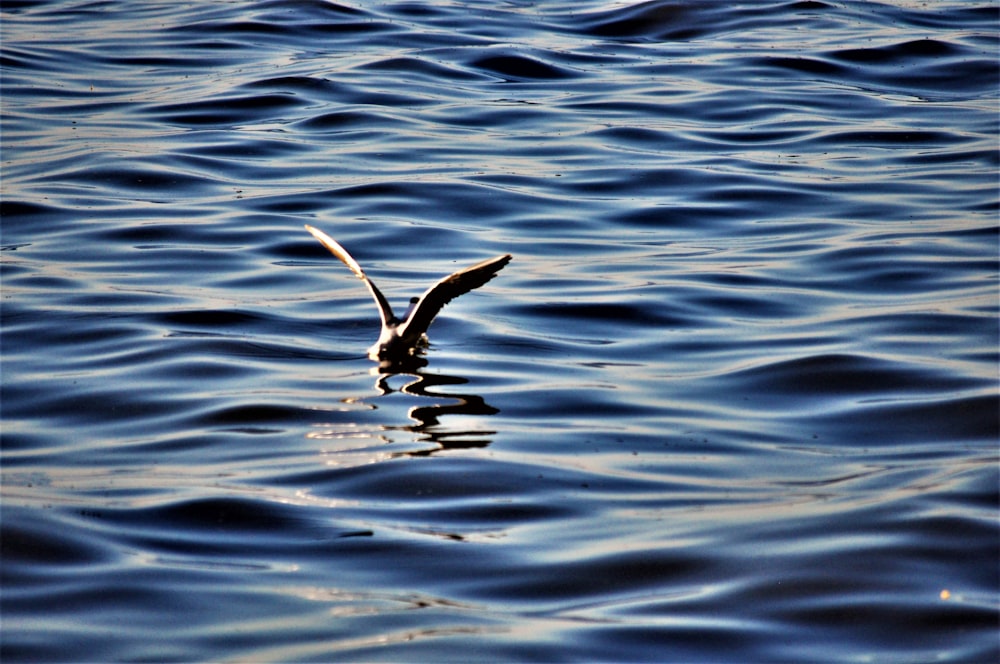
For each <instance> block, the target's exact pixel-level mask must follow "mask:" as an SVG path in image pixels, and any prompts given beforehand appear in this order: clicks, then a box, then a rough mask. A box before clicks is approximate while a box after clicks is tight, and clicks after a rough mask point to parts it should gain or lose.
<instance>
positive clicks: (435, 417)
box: [371, 354, 500, 456]
mask: <svg viewBox="0 0 1000 664" xmlns="http://www.w3.org/2000/svg"><path fill="white" fill-rule="evenodd" d="M426 367H427V360H426V358H424V357H423V356H422V355H419V354H415V355H411V356H409V357H408V358H406V360H405V361H400V362H392V363H388V362H382V363H380V365H379V367H378V368H373V369H372V370H371V373H372V375H376V376H378V378H377V380H376V381H375V388H376V389H377V390H378V391H379V394H380V395H381V396H388V395H390V394H393V393H397V392H398V393H403V394H408V395H412V396H416V397H420V398H421V399H427V400H428V402H429V403H428V404H427V405H420V406H413V407H412V408H410V410H409V412H408V413H407V416H408V417H409V418H410V419H411V420H413V422H414V424H409V425H401V426H386V427H385V428H386V429H387V430H395V431H408V432H410V433H413V434H416V435H417V436H418V437H419V440H420V441H422V442H429V443H434V444H435V445H437V446H438V448H435V449H426V450H421V451H414V452H409V453H408V454H410V455H411V456H427V455H429V454H432V453H434V452H436V451H438V449H469V448H476V447H486V446H487V445H489V443H490V437H491V436H493V435H494V434H495V433H496V432H495V431H483V430H468V429H454V428H449V427H444V426H442V425H441V423H440V419H441V417H442V416H443V415H476V416H482V415H495V414H496V413H498V412H500V411H499V410H497V409H496V408H494V407H493V406H490V405H489V404H488V403H486V401H485V400H484V399H483V398H482V397H481V396H479V395H477V394H461V393H455V392H450V391H449V392H438V391H436V390H435V389H434V388H436V387H438V386H442V385H465V384H466V383H468V382H469V380H468V379H467V378H462V377H461V376H448V375H443V374H435V373H425V372H424V369H425V368H426ZM398 376H406V377H410V378H412V379H413V380H410V381H409V382H405V383H403V385H402V386H401V387H398V388H394V387H392V385H391V384H390V382H391V381H392V380H393V379H395V378H396V377H398Z"/></svg>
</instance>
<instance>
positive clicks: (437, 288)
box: [306, 224, 511, 362]
mask: <svg viewBox="0 0 1000 664" xmlns="http://www.w3.org/2000/svg"><path fill="white" fill-rule="evenodd" d="M306 230H307V231H309V232H310V233H312V236H313V237H314V238H316V239H317V240H319V243H320V244H322V245H323V246H324V247H326V248H327V249H328V250H329V251H330V253H331V254H333V255H334V256H336V257H337V258H339V259H340V260H341V261H342V262H343V263H344V265H346V266H347V267H349V268H351V272H353V273H354V276H356V277H357V278H358V279H360V280H361V281H363V282H365V286H368V290H369V291H371V294H372V297H374V298H375V304H377V305H378V311H379V316H380V317H381V318H382V333H381V334H380V335H379V338H378V341H376V342H375V343H374V345H372V347H371V348H369V349H368V357H369V358H371V359H373V360H376V361H382V362H385V361H389V362H392V361H401V360H405V359H406V358H408V357H411V356H413V355H415V354H416V353H417V350H418V348H419V346H420V345H421V343H423V342H425V340H426V337H425V336H424V335H425V333H426V332H427V328H428V327H430V324H431V322H432V321H433V320H434V317H435V316H437V314H438V312H439V311H441V308H442V307H444V305H446V304H448V303H449V302H451V301H452V300H454V299H455V298H456V297H458V296H459V295H463V294H465V293H468V292H469V291H471V290H473V289H475V288H479V287H480V286H482V285H483V284H485V283H486V282H487V281H489V280H490V279H492V278H493V277H494V276H496V273H497V272H499V271H500V270H502V269H503V267H504V266H505V265H506V264H507V263H509V262H510V259H511V255H510V254H504V255H503V256H497V257H496V258H490V259H489V260H485V261H483V262H481V263H476V264H475V265H473V266H471V267H467V268H465V269H464V270H459V271H458V272H456V273H454V274H452V275H451V276H448V277H445V278H444V279H442V280H440V281H439V282H437V283H436V284H434V285H433V286H431V287H430V288H429V289H427V291H426V292H425V293H424V294H423V295H421V296H420V297H413V298H410V307H409V309H407V311H406V313H405V314H403V317H402V318H396V316H395V315H394V314H393V313H392V307H390V306H389V302H388V300H386V299H385V296H384V295H382V292H381V291H380V290H379V289H378V288H376V287H375V284H373V283H372V281H371V279H369V278H368V275H366V274H365V271H364V270H362V269H361V266H360V265H358V262H357V261H356V260H354V258H353V257H351V255H350V254H349V253H347V250H346V249H344V248H343V247H342V246H340V244H338V243H337V242H336V241H335V240H334V239H333V238H331V237H330V236H329V235H327V234H326V233H324V232H323V231H321V230H319V229H318V228H313V227H312V226H309V225H308V224H307V225H306Z"/></svg>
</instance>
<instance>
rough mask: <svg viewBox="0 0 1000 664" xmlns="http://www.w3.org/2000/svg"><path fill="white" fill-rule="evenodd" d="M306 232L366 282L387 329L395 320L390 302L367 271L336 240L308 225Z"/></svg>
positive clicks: (383, 324)
mask: <svg viewBox="0 0 1000 664" xmlns="http://www.w3.org/2000/svg"><path fill="white" fill-rule="evenodd" d="M306 230H307V231H309V232H310V233H312V236H313V237H314V238H316V239H317V240H319V243H320V244H322V245H323V246H324V247H326V248H327V249H329V250H330V253H331V254H333V255H334V256H336V257H337V258H339V259H340V260H341V261H343V263H344V265H346V266H347V267H349V268H351V272H353V273H354V276H356V277H357V278H358V279H360V280H361V281H363V282H365V286H368V290H370V291H371V294H372V297H374V298H375V303H376V304H377V305H378V311H379V315H380V316H381V317H382V327H385V326H386V325H388V324H389V323H391V322H393V321H394V320H395V317H394V316H393V315H392V307H390V306H389V302H388V301H387V300H386V299H385V296H384V295H382V292H381V291H379V289H378V288H376V287H375V284H373V283H372V282H371V279H369V278H368V275H366V274H365V271H364V270H362V269H361V266H360V265H358V262H357V261H356V260H354V257H353V256H351V255H350V254H349V253H347V249H344V248H343V247H342V246H340V245H339V244H338V243H337V241H336V240H334V239H333V238H332V237H330V236H329V235H327V234H326V233H324V232H323V231H321V230H319V229H318V228H313V227H312V226H310V225H308V224H306Z"/></svg>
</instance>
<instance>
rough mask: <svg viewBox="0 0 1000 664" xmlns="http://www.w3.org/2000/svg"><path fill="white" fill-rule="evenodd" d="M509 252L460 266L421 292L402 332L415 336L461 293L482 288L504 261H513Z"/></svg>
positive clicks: (401, 329) (405, 335)
mask: <svg viewBox="0 0 1000 664" xmlns="http://www.w3.org/2000/svg"><path fill="white" fill-rule="evenodd" d="M510 259H511V256H510V254H505V255H503V256H497V257H496V258H491V259H489V260H485V261H483V262H482V263H476V264H475V265H473V266H472V267H467V268H465V269H464V270H459V271H458V272H456V273H455V274H453V275H451V276H448V277H445V278H444V279H442V280H441V281H439V282H437V283H436V284H434V285H433V286H431V287H430V288H429V289H428V290H427V292H426V293H424V294H423V295H422V296H420V301H419V302H418V303H417V305H416V306H415V307H414V309H413V313H412V314H410V317H409V318H407V319H406V321H405V322H404V323H403V325H401V326H400V327H399V333H400V335H401V336H403V337H404V338H406V339H414V338H416V337H419V336H420V335H421V334H423V333H425V332H426V331H427V328H428V327H430V325H431V321H433V320H434V317H435V316H437V315H438V312H439V311H441V308H442V307H443V306H444V305H446V304H448V303H449V302H451V301H452V300H454V299H455V298H456V297H458V296H459V295H462V294H464V293H468V292H469V291H470V290H473V289H475V288H479V287H480V286H482V285H483V284H485V283H486V282H487V281H489V280H490V279H492V278H493V277H494V276H496V273H497V272H499V271H500V270H502V269H503V267H504V265H506V264H507V263H509V262H510Z"/></svg>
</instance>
